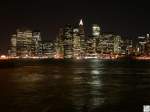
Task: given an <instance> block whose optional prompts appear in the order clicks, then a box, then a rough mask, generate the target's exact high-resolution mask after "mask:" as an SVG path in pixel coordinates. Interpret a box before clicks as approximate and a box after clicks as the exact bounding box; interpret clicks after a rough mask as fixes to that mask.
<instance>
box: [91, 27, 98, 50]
mask: <svg viewBox="0 0 150 112" xmlns="http://www.w3.org/2000/svg"><path fill="white" fill-rule="evenodd" d="M92 37H93V47H94V50H95V52H97V48H98V44H99V41H100V27H99V25H97V24H93V26H92Z"/></svg>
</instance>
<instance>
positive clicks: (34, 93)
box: [0, 59, 150, 112]
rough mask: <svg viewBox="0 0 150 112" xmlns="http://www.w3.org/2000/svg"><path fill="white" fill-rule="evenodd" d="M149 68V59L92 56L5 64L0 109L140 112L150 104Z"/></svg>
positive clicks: (0, 83) (5, 111)
mask: <svg viewBox="0 0 150 112" xmlns="http://www.w3.org/2000/svg"><path fill="white" fill-rule="evenodd" d="M17 64H18V63H17ZM19 65H20V64H19ZM149 66H150V61H137V60H134V61H133V60H121V61H119V60H117V61H112V60H105V61H104V60H103V61H102V60H96V59H93V60H66V61H63V60H61V61H59V60H49V61H48V60H46V61H43V62H36V63H35V62H34V63H32V64H29V63H26V64H23V65H22V66H13V67H12V66H8V67H6V66H5V67H3V68H1V69H0V111H2V112H142V107H143V105H148V104H150V69H149Z"/></svg>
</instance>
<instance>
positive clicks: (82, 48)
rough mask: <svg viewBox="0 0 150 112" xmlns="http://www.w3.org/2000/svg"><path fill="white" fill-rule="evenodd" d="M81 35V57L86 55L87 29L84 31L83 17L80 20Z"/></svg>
mask: <svg viewBox="0 0 150 112" xmlns="http://www.w3.org/2000/svg"><path fill="white" fill-rule="evenodd" d="M79 36H80V43H81V57H84V55H85V49H86V48H85V31H84V24H83V21H82V19H81V20H80V22H79Z"/></svg>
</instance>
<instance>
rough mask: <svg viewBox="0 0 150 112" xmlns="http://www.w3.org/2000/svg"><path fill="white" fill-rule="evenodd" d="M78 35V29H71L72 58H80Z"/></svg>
mask: <svg viewBox="0 0 150 112" xmlns="http://www.w3.org/2000/svg"><path fill="white" fill-rule="evenodd" d="M80 41H81V40H80V36H79V29H78V28H74V29H73V56H74V58H80V56H81V42H80Z"/></svg>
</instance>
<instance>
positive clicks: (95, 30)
mask: <svg viewBox="0 0 150 112" xmlns="http://www.w3.org/2000/svg"><path fill="white" fill-rule="evenodd" d="M84 29H85V27H84V24H83V20H82V19H81V20H80V21H79V25H78V27H77V26H76V27H75V26H74V25H69V24H67V25H65V26H64V28H60V31H59V34H58V36H57V38H56V40H55V41H54V42H50V41H43V40H42V38H41V32H40V31H38V32H37V31H36V32H35V31H32V30H29V29H24V30H20V29H18V30H17V31H16V33H14V34H12V37H11V39H10V48H9V50H8V56H3V55H2V56H1V59H7V57H8V58H9V59H16V58H22V59H28V58H29V59H50V58H53V59H77V60H79V59H108V60H110V59H111V60H115V59H119V58H122V57H126V56H130V57H133V58H134V59H144V60H148V59H150V58H149V57H150V38H149V34H146V35H145V36H138V37H137V41H136V42H133V41H132V40H128V39H126V40H123V39H122V37H121V36H120V35H115V34H111V33H108V34H107V33H103V32H101V27H100V26H99V25H98V24H93V25H92V27H91V31H92V33H91V36H87V34H85V31H84Z"/></svg>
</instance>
